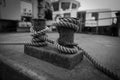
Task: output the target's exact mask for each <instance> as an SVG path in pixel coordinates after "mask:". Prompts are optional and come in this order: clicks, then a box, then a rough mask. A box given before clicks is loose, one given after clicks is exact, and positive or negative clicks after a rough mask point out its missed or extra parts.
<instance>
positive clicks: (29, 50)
mask: <svg viewBox="0 0 120 80" xmlns="http://www.w3.org/2000/svg"><path fill="white" fill-rule="evenodd" d="M24 52H25V53H26V54H28V55H30V56H32V57H35V58H38V59H41V60H45V61H47V62H50V63H52V64H54V65H57V66H59V67H63V68H67V69H73V68H74V67H75V66H76V65H77V64H79V63H80V62H81V60H82V59H83V54H82V51H79V52H78V53H76V54H63V53H60V52H58V50H57V49H56V48H55V47H53V46H52V45H48V46H45V47H34V46H27V45H25V46H24Z"/></svg>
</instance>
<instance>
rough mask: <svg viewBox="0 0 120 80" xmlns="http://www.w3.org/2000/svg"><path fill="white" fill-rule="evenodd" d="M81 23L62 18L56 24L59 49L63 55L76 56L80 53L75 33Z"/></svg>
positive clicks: (73, 19)
mask: <svg viewBox="0 0 120 80" xmlns="http://www.w3.org/2000/svg"><path fill="white" fill-rule="evenodd" d="M78 24H79V21H78V20H77V19H76V18H60V21H59V22H57V23H54V25H55V26H56V27H57V30H58V33H59V38H58V44H56V45H57V46H56V47H57V49H58V50H59V51H61V52H63V53H67V54H74V53H77V52H78V48H77V47H76V46H77V44H76V43H74V33H75V32H76V31H78V30H79V26H78Z"/></svg>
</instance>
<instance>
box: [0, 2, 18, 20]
mask: <svg viewBox="0 0 120 80" xmlns="http://www.w3.org/2000/svg"><path fill="white" fill-rule="evenodd" d="M3 1H5V2H3ZM0 19H5V20H20V0H2V4H1V5H0Z"/></svg>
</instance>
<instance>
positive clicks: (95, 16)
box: [92, 12, 98, 20]
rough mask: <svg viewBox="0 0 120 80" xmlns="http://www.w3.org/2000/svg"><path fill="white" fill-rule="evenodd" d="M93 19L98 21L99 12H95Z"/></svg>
mask: <svg viewBox="0 0 120 80" xmlns="http://www.w3.org/2000/svg"><path fill="white" fill-rule="evenodd" d="M92 17H94V18H95V20H98V12H93V13H92Z"/></svg>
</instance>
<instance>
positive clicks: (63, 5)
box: [61, 2, 70, 10]
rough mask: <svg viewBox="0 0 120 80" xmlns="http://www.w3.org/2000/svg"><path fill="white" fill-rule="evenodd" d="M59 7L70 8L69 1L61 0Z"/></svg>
mask: <svg viewBox="0 0 120 80" xmlns="http://www.w3.org/2000/svg"><path fill="white" fill-rule="evenodd" d="M61 8H62V9H63V10H66V9H69V8H70V2H62V3H61Z"/></svg>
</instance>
